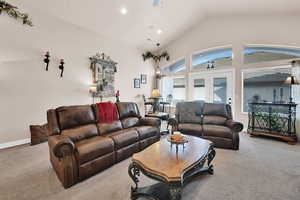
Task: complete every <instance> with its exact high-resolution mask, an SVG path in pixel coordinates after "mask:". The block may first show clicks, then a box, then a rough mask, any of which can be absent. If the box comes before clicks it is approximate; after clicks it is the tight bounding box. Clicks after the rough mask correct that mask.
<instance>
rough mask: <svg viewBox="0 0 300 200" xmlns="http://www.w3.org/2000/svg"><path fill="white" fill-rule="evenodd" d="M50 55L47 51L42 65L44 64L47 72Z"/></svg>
mask: <svg viewBox="0 0 300 200" xmlns="http://www.w3.org/2000/svg"><path fill="white" fill-rule="evenodd" d="M49 58H50V53H49V51H47V52H46V54H45V59H44V63H46V71H48V68H49V63H50V59H49Z"/></svg>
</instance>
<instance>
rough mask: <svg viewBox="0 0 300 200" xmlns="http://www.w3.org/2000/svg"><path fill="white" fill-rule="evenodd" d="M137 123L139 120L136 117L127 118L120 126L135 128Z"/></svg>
mask: <svg viewBox="0 0 300 200" xmlns="http://www.w3.org/2000/svg"><path fill="white" fill-rule="evenodd" d="M139 121H140V120H139V118H137V117H128V118H125V119H122V125H123V128H130V127H133V126H137V125H138V123H139Z"/></svg>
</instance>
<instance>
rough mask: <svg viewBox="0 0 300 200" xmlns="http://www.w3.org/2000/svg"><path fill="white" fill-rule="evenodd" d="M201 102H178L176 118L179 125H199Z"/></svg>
mask: <svg viewBox="0 0 300 200" xmlns="http://www.w3.org/2000/svg"><path fill="white" fill-rule="evenodd" d="M203 105H204V102H203V101H193V102H180V103H177V105H176V118H177V120H178V121H179V123H201V121H202V114H203Z"/></svg>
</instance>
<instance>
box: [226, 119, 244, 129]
mask: <svg viewBox="0 0 300 200" xmlns="http://www.w3.org/2000/svg"><path fill="white" fill-rule="evenodd" d="M226 126H227V127H229V128H230V129H231V130H233V131H234V132H241V131H242V130H243V128H244V125H243V124H242V123H240V122H237V121H234V120H232V119H229V120H227V121H226Z"/></svg>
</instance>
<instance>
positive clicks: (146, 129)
mask: <svg viewBox="0 0 300 200" xmlns="http://www.w3.org/2000/svg"><path fill="white" fill-rule="evenodd" d="M134 128H135V129H136V130H137V132H138V133H139V135H140V140H143V139H146V138H150V137H153V136H156V135H158V134H159V129H158V128H157V127H154V126H137V127H134Z"/></svg>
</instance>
